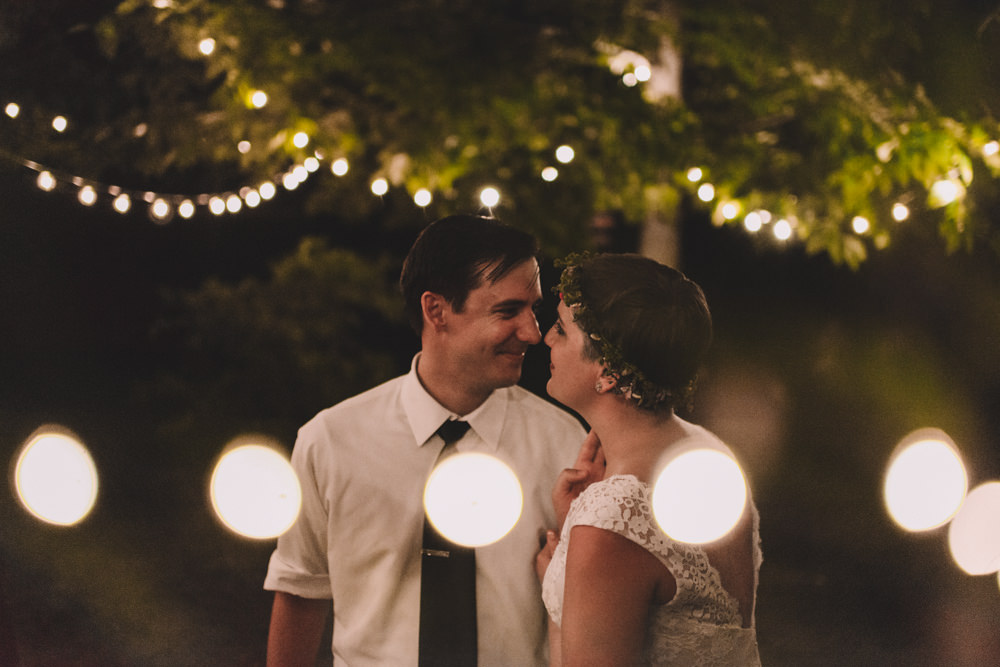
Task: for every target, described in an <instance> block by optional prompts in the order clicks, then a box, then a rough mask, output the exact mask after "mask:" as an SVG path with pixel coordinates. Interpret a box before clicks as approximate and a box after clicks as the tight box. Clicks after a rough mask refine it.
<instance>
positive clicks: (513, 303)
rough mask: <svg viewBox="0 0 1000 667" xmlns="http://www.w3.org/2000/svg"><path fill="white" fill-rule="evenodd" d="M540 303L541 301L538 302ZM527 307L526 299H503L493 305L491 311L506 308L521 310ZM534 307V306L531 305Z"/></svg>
mask: <svg viewBox="0 0 1000 667" xmlns="http://www.w3.org/2000/svg"><path fill="white" fill-rule="evenodd" d="M538 301H539V302H541V299H539V300H538ZM526 305H528V301H527V299H505V300H504V301H498V302H497V303H495V304H493V310H506V309H507V308H522V307H524V306H526ZM532 305H534V304H532Z"/></svg>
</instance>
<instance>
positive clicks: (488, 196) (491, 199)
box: [479, 187, 500, 208]
mask: <svg viewBox="0 0 1000 667" xmlns="http://www.w3.org/2000/svg"><path fill="white" fill-rule="evenodd" d="M479 201H480V202H481V203H482V205H483V206H485V207H486V208H493V207H494V206H496V205H497V204H499V203H500V191H499V190H497V189H496V188H494V187H485V188H483V189H482V190H480V191H479Z"/></svg>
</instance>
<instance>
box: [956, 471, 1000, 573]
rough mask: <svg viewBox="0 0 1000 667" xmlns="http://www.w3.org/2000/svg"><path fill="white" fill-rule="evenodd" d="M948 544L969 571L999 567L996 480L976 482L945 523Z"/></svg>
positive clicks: (999, 484)
mask: <svg viewBox="0 0 1000 667" xmlns="http://www.w3.org/2000/svg"><path fill="white" fill-rule="evenodd" d="M948 548H949V549H950V550H951V556H952V558H954V559H955V563H957V564H958V566H959V567H960V568H962V569H963V570H965V571H966V572H968V573H969V574H992V573H993V572H998V571H1000V482H996V481H994V482H986V483H985V484H980V485H979V486H977V487H976V488H974V489H973V490H972V491H970V492H969V495H968V496H966V498H965V502H964V503H963V504H962V509H960V510H959V511H958V514H956V515H955V518H954V519H952V521H951V525H950V526H948Z"/></svg>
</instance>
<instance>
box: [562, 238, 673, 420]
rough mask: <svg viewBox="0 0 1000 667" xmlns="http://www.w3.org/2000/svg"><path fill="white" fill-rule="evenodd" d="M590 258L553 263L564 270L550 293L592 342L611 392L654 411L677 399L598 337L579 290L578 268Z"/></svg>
mask: <svg viewBox="0 0 1000 667" xmlns="http://www.w3.org/2000/svg"><path fill="white" fill-rule="evenodd" d="M592 256H593V255H592V254H591V253H589V252H583V253H573V254H571V255H568V256H567V257H566V258H565V259H561V260H558V259H557V260H556V261H555V265H556V267H565V268H564V269H563V272H562V276H561V277H560V279H559V284H558V285H556V286H555V287H553V288H552V291H553V292H555V293H556V294H558V295H559V298H560V299H562V301H563V303H565V304H566V305H567V306H568V307H569V308H570V309H571V310H572V311H573V321H574V322H576V324H577V326H579V327H580V329H582V330H583V332H584V333H585V334H586V335H587V336H588V337H589V338H590V340H591V341H593V343H594V345H595V346H596V347H597V348H598V350H599V352H600V360H599V362H600V363H601V364H602V365H604V374H605V375H606V376H608V377H612V378H614V380H615V386H614V389H613V391H614V392H615V393H616V394H620V395H622V396H624V397H625V398H626V399H629V400H631V401H634V402H635V404H636V405H637V406H638V407H640V408H644V409H647V410H655V409H657V408H659V407H660V406H662V405H663V404H664V403H668V402H670V403H672V402H673V401H674V400H676V398H677V397H676V396H675V395H674V392H672V391H671V390H669V389H664V388H663V387H661V386H659V385H658V384H656V383H655V382H653V381H652V380H650V379H648V378H647V377H646V376H645V375H644V374H643V372H642V371H641V370H639V368H638V367H637V366H636V365H635V364H633V363H631V362H629V361H628V360H626V359H625V355H624V354H623V353H622V349H621V347H620V346H619V345H617V344H615V343H614V342H612V341H611V340H609V339H608V338H607V337H606V336H603V335H601V333H600V327H599V326H598V322H597V316H596V315H594V313H593V312H591V311H590V309H589V308H587V304H586V302H585V301H584V299H583V290H582V289H581V287H580V276H579V275H578V272H577V271H576V269H577V267H578V266H579V265H580V264H582V263H584V262H586V261H587V260H589V259H590V258H591V257H592Z"/></svg>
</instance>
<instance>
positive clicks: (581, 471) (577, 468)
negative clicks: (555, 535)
mask: <svg viewBox="0 0 1000 667" xmlns="http://www.w3.org/2000/svg"><path fill="white" fill-rule="evenodd" d="M606 468H607V462H606V461H605V460H604V450H603V449H601V440H600V438H598V437H597V434H596V433H594V431H591V432H590V433H588V434H587V437H586V438H585V439H584V441H583V444H582V445H581V446H580V453H579V454H577V457H576V463H574V464H573V467H572V468H566V469H564V470H563V471H562V472H561V473H559V477H557V478H556V483H555V486H554V487H553V489H552V506H553V507H554V508H555V510H556V521H557V522H558V523H557V529H558V530H560V531H561V530H562V525H563V521H565V520H566V514H567V513H568V512H569V506H570V503H572V502H573V500H574V499H575V498H576V497H577V496H578V495H580V494H581V493H583V490H584V489H586V488H587V487H588V486H590V485H591V484H592V483H594V482H599V481H600V480H602V479H604V471H605V469H606Z"/></svg>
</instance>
